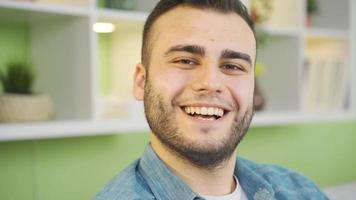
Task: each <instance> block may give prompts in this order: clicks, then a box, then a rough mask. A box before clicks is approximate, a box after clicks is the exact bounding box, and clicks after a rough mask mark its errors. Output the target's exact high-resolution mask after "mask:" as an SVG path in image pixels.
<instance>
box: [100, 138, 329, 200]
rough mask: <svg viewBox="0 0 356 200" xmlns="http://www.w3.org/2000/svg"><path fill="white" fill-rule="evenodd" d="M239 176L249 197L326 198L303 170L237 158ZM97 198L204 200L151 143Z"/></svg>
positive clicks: (255, 199)
mask: <svg viewBox="0 0 356 200" xmlns="http://www.w3.org/2000/svg"><path fill="white" fill-rule="evenodd" d="M234 174H235V176H236V177H237V178H238V180H239V182H240V185H241V187H242V189H243V190H244V192H245V193H246V195H247V198H248V199H249V200H287V199H288V200H303V199H305V200H306V199H308V200H324V199H328V198H327V197H326V196H325V195H324V194H323V193H322V192H321V191H320V190H319V189H318V187H317V186H316V185H314V184H313V183H312V182H311V181H310V180H308V179H307V178H306V177H304V176H302V175H301V174H299V173H296V172H293V171H290V170H287V169H284V168H281V167H278V166H274V165H260V164H256V163H254V162H251V161H248V160H245V159H242V158H240V157H238V158H237V161H236V166H235V171H234ZM94 199H95V200H104V199H105V200H118V199H120V200H138V199H145V200H146V199H147V200H148V199H157V200H202V199H204V198H203V197H201V196H199V195H198V194H197V193H195V192H193V191H192V190H191V189H190V187H189V186H188V185H186V184H185V183H184V182H183V181H182V180H181V179H180V178H178V177H177V176H176V175H174V174H173V173H172V172H171V171H170V169H168V168H167V166H166V165H165V164H164V163H163V162H162V161H161V160H160V158H159V157H158V156H157V155H156V153H155V152H154V151H153V149H152V148H151V146H150V145H148V146H147V147H146V150H145V152H144V154H143V156H142V157H141V158H140V159H138V160H136V161H135V162H134V163H132V164H131V165H130V166H129V167H128V168H126V169H125V170H124V171H122V172H121V173H120V174H119V175H117V176H116V177H114V178H113V179H112V180H111V181H110V182H109V183H108V184H107V185H106V186H105V187H104V189H103V190H102V191H101V192H100V193H98V194H97V196H96V197H95V198H94Z"/></svg>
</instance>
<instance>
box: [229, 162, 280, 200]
mask: <svg viewBox="0 0 356 200" xmlns="http://www.w3.org/2000/svg"><path fill="white" fill-rule="evenodd" d="M250 162H251V161H247V160H245V159H243V158H240V157H238V158H237V161H236V165H235V171H234V174H235V176H237V179H238V180H239V182H240V185H241V187H242V189H243V190H244V192H245V194H246V196H247V197H248V199H264V200H272V199H274V198H273V196H274V190H273V188H272V187H271V185H270V184H269V183H268V182H267V181H266V180H265V179H264V178H263V177H262V175H261V171H262V170H261V169H260V168H259V167H258V166H256V165H254V164H251V163H250Z"/></svg>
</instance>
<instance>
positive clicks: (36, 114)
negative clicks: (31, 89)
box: [0, 93, 53, 122]
mask: <svg viewBox="0 0 356 200" xmlns="http://www.w3.org/2000/svg"><path fill="white" fill-rule="evenodd" d="M52 116H53V103H52V99H51V98H50V97H49V96H48V95H43V94H40V95H22V94H8V93H5V94H2V95H0V122H29V121H44V120H48V119H50V118H51V117H52Z"/></svg>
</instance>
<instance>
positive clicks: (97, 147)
mask: <svg viewBox="0 0 356 200" xmlns="http://www.w3.org/2000/svg"><path fill="white" fill-rule="evenodd" d="M157 2H158V1H157V0H71V1H69V0H0V83H1V84H0V199H6V200H15V199H16V200H17V199H29V200H31V199H32V200H42V199H43V200H44V199H46V200H47V199H51V200H56V199H61V200H62V199H73V200H74V199H75V200H78V199H91V198H92V197H93V196H94V195H95V194H96V193H97V192H98V191H100V189H101V188H102V187H103V186H104V185H105V184H106V183H107V182H108V181H109V180H110V179H111V178H112V177H114V176H115V175H116V174H118V173H119V172H120V171H121V170H122V169H124V168H125V167H126V166H127V165H128V164H129V163H131V162H132V161H134V160H135V159H137V158H138V157H140V156H141V154H142V152H143V149H144V148H145V146H146V145H147V143H148V141H149V134H148V133H149V129H148V126H147V124H146V122H145V118H144V114H143V106H142V103H141V102H136V101H135V100H134V99H133V97H132V94H131V90H132V76H133V71H134V67H135V65H136V63H138V62H139V61H140V46H141V34H142V28H143V24H144V21H145V19H146V17H147V15H148V13H149V11H150V10H151V9H152V8H153V7H154V5H155V4H156V3H157ZM243 2H244V3H245V4H246V5H247V6H248V8H249V11H250V13H251V16H252V17H253V19H254V20H255V22H256V31H257V36H258V57H257V63H256V89H255V107H256V109H257V111H256V114H255V117H254V119H253V123H252V127H251V128H250V130H249V132H248V134H247V136H246V137H245V139H244V140H243V141H242V143H241V144H240V146H239V147H238V154H239V155H240V156H242V157H245V158H248V159H251V160H254V161H257V162H260V163H273V164H278V165H282V166H285V167H288V168H291V169H293V170H296V171H299V172H301V173H303V174H305V175H306V176H308V177H310V178H311V179H312V180H313V181H314V182H315V183H316V184H317V185H319V186H320V187H321V188H322V189H324V190H325V191H326V192H327V194H328V195H329V196H330V198H331V199H342V200H347V199H355V197H356V156H355V155H356V117H355V116H356V58H355V57H354V56H352V55H355V53H356V48H355V47H356V12H355V11H356V2H355V1H352V0H340V1H334V0H245V1H243Z"/></svg>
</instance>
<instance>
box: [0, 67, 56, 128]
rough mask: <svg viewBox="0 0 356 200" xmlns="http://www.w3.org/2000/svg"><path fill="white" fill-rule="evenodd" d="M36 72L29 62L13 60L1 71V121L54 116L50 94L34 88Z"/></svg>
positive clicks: (32, 119)
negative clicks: (37, 92)
mask: <svg viewBox="0 0 356 200" xmlns="http://www.w3.org/2000/svg"><path fill="white" fill-rule="evenodd" d="M34 81H35V74H34V72H33V70H32V68H31V67H30V65H29V64H27V63H22V62H13V63H9V64H7V65H6V67H5V69H4V70H2V71H0V83H1V85H2V87H3V94H1V95H0V122H24V121H42V120H47V119H49V118H50V117H51V116H52V101H51V98H50V97H49V96H48V95H44V94H35V93H34V92H33V90H32V88H33V83H34Z"/></svg>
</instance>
